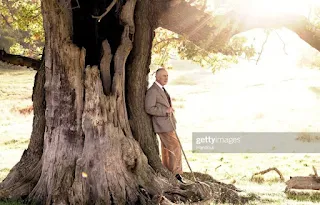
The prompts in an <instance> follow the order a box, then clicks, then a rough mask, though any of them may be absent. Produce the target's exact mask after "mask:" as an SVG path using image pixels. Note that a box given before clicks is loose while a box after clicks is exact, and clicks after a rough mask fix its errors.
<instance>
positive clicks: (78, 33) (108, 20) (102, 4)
mask: <svg viewBox="0 0 320 205" xmlns="http://www.w3.org/2000/svg"><path fill="white" fill-rule="evenodd" d="M111 2H112V0H90V1H88V0H79V5H80V8H75V9H73V42H74V43H75V44H76V45H77V46H79V47H84V48H85V49H86V59H85V64H86V66H87V65H90V66H93V65H98V66H99V64H100V60H101V57H102V55H103V53H102V42H103V41H104V40H105V39H107V40H108V43H109V44H110V47H111V53H112V55H113V56H114V54H115V52H116V49H117V48H118V46H119V45H120V40H121V34H122V32H123V26H122V25H121V24H120V20H119V15H120V9H119V8H121V6H122V3H123V2H122V1H118V3H117V4H116V5H115V6H114V7H113V8H112V9H111V10H110V11H109V12H108V14H107V15H106V16H105V17H103V18H102V20H101V21H100V22H98V19H96V18H92V15H94V16H100V15H101V14H103V13H104V12H105V11H106V8H107V7H108V6H109V5H110V4H111ZM72 4H73V5H72V6H73V7H76V6H77V2H76V0H73V1H72ZM110 70H111V74H113V70H114V68H113V60H112V62H111V65H110ZM111 76H112V75H111Z"/></svg>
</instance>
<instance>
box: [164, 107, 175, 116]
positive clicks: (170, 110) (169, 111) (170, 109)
mask: <svg viewBox="0 0 320 205" xmlns="http://www.w3.org/2000/svg"><path fill="white" fill-rule="evenodd" d="M173 112H174V109H173V108H172V107H169V108H168V109H167V111H166V113H168V114H171V113H173Z"/></svg>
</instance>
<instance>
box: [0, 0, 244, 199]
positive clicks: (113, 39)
mask: <svg viewBox="0 0 320 205" xmlns="http://www.w3.org/2000/svg"><path fill="white" fill-rule="evenodd" d="M79 3H80V8H73V9H71V6H73V7H75V5H73V4H71V1H52V0H43V1H42V13H43V20H44V28H45V37H46V43H45V59H44V66H43V67H42V69H40V70H39V71H38V73H37V76H36V79H35V88H34V96H33V99H34V103H35V117H34V125H33V128H34V130H33V133H32V135H31V141H30V145H29V148H28V150H27V151H26V152H25V153H24V155H23V156H22V158H21V161H20V162H19V163H18V164H17V165H16V166H15V167H14V168H13V169H12V171H11V172H10V174H9V175H8V177H7V178H6V179H5V180H4V181H3V182H2V183H1V187H0V199H1V198H24V199H26V200H28V201H33V202H37V203H39V204H159V203H162V204H164V203H166V202H168V201H167V199H170V201H172V202H177V201H184V202H186V201H191V202H192V201H200V200H214V201H221V202H232V203H240V202H244V201H246V200H247V198H244V197H240V196H239V195H238V194H237V189H236V188H235V187H234V186H232V185H225V184H223V183H220V182H217V181H215V180H211V181H210V182H208V183H207V184H206V185H203V184H200V183H191V184H189V185H179V184H178V183H177V181H176V180H171V179H172V178H173V176H172V174H170V173H169V172H168V171H167V170H166V169H165V168H164V167H162V165H161V161H160V158H159V156H158V155H159V151H158V144H157V140H156V138H155V134H154V133H153V131H152V127H151V122H150V118H149V117H148V115H147V114H146V113H145V112H144V109H143V107H144V94H145V91H146V89H147V74H148V72H149V68H148V67H149V64H150V57H151V45H152V40H153V36H154V33H153V30H154V26H155V22H156V21H157V15H156V14H157V12H155V10H154V8H153V6H154V5H153V4H152V2H150V1H148V0H140V1H136V0H128V1H125V2H124V1H118V2H117V3H116V5H115V6H114V7H113V8H112V9H111V10H110V12H109V13H108V14H107V15H106V16H105V17H104V18H102V19H101V21H100V22H98V21H97V20H96V19H94V18H92V15H100V14H102V13H103V12H104V11H105V8H107V7H108V6H109V5H110V4H111V2H109V1H108V2H107V1H99V2H98V1H93V2H91V1H84V0H79ZM83 47H84V48H85V49H84V48H83ZM44 102H45V103H44ZM157 172H160V174H158V173H157Z"/></svg>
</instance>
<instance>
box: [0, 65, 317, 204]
mask: <svg viewBox="0 0 320 205" xmlns="http://www.w3.org/2000/svg"><path fill="white" fill-rule="evenodd" d="M170 72H171V73H169V75H171V74H172V75H171V76H170V77H172V79H173V80H172V83H171V84H169V85H168V87H169V88H168V90H169V92H170V93H171V94H172V97H174V100H173V103H174V105H175V107H176V115H177V119H178V128H177V133H178V135H179V137H180V140H181V142H182V144H183V147H184V150H185V152H186V155H187V157H188V160H189V163H190V165H191V167H192V169H193V171H194V172H202V173H207V174H210V175H211V176H213V177H214V178H215V179H217V180H220V181H223V182H226V183H233V184H234V185H235V186H236V187H238V188H240V189H242V190H244V191H245V192H247V193H254V194H257V195H258V196H260V197H261V199H260V200H259V201H254V202H252V203H251V204H270V205H276V204H292V205H302V204H303V205H306V204H313V205H314V204H320V197H319V196H317V195H312V196H308V195H305V196H299V197H297V196H290V197H289V196H286V194H285V193H284V189H285V183H284V182H281V181H280V180H279V175H278V174H277V173H276V172H274V171H271V172H269V173H266V174H264V175H259V176H256V177H255V178H253V179H252V175H253V174H254V173H256V172H259V171H262V170H265V169H268V168H271V167H276V168H277V169H279V170H280V172H281V173H282V174H283V176H284V178H285V180H288V179H289V178H290V176H307V175H309V174H313V171H312V166H315V167H316V168H317V169H318V170H320V164H319V156H320V154H311V153H300V154H292V153H279V154H271V153H259V154H252V153H251V154H249V153H240V154H239V153H232V154H230V153H227V154H221V153H195V152H193V151H192V132H195V131H208V132H214V131H216V130H219V131H221V130H224V131H226V130H228V131H243V130H246V129H247V128H252V129H253V128H255V129H256V130H259V131H261V130H264V131H267V130H268V129H270V127H276V126H278V127H276V128H277V131H279V130H280V128H283V131H288V130H293V131H303V130H312V131H314V128H317V127H318V125H319V124H317V123H319V117H318V116H319V115H317V114H318V113H320V112H319V111H320V106H319V105H320V104H319V101H316V100H315V101H314V102H313V104H312V106H314V107H308V108H303V107H302V106H300V107H299V108H297V107H294V108H290V109H295V110H296V111H295V113H293V114H292V113H291V112H289V111H288V110H289V108H287V107H288V105H286V106H287V107H284V108H281V110H280V108H277V109H279V110H273V109H274V108H272V109H270V108H268V107H267V106H265V107H263V106H262V105H261V104H260V107H259V109H258V108H257V109H253V110H250V109H249V108H250V107H254V106H252V105H251V106H250V107H245V105H246V104H245V103H244V104H243V106H244V107H240V108H239V109H238V110H236V109H235V108H234V107H235V106H237V105H239V103H240V102H239V103H238V104H237V105H231V104H230V101H227V100H223V99H224V98H223V97H226V96H232V95H234V93H235V92H236V91H235V90H236V89H235V88H232V87H230V86H229V87H226V88H224V90H223V91H219V90H215V89H213V87H212V86H215V87H219V86H221V84H219V82H217V81H218V80H219V79H218V77H217V79H214V83H216V84H215V85H212V84H211V83H210V82H211V81H210V79H207V78H204V77H203V76H210V73H206V72H205V71H201V72H203V73H202V74H201V76H202V77H201V79H200V80H199V78H200V77H199V73H198V74H197V73H192V72H191V71H190V72H189V73H187V74H186V73H184V72H179V71H178V70H177V71H170ZM34 75H35V71H32V70H29V69H26V68H21V67H13V66H8V65H7V64H3V63H0V79H1V80H0V112H1V115H0V150H1V151H0V181H1V180H3V179H4V178H5V176H6V175H7V174H8V172H9V171H10V169H11V168H12V167H13V166H14V165H15V163H17V162H18V161H19V159H20V157H21V154H22V152H23V150H24V149H26V148H27V146H28V142H29V137H30V133H31V129H32V117H33V111H32V100H31V94H32V87H33V80H34ZM190 75H191V76H193V77H192V78H190ZM319 76H320V75H319ZM308 82H309V81H308ZM221 87H223V86H221ZM235 87H236V88H237V89H238V87H239V86H235ZM248 89H252V88H248ZM254 89H257V88H254ZM279 89H280V88H279ZM315 89H316V90H317V89H318V86H317V85H316V86H315V85H313V88H312V89H311V90H310V89H309V90H310V92H314V90H315ZM255 92H257V93H259V92H261V90H256V91H255ZM301 93H302V91H301ZM301 95H302V96H304V95H305V94H303V93H302V94H301ZM315 99H317V98H315ZM319 99H320V98H319ZM197 100H198V101H197ZM229 100H230V99H229ZM199 102H202V104H201V103H200V104H199ZM223 103H224V104H223ZM242 103H243V102H242ZM260 103H261V102H260ZM266 103H267V102H266ZM222 104H223V106H221V105H222ZM300 105H301V104H300ZM228 106H233V107H232V109H234V110H233V112H232V113H229V110H230V109H231V107H228ZM255 106H256V107H257V106H258V105H255ZM289 107H290V106H289ZM317 107H319V108H317ZM223 108H225V110H222V109H223ZM283 109H284V110H283ZM242 110H247V112H241V111H242ZM301 110H302V111H303V112H308V111H311V112H309V118H308V119H305V118H301V119H299V117H297V116H300V117H301V116H302V111H301ZM280 111H281V112H280ZM282 111H283V112H282ZM290 113H291V115H289V116H287V117H286V118H285V116H284V115H285V114H290ZM296 118H297V120H298V121H294V120H293V119H296ZM317 119H318V121H317ZM281 123H282V124H281ZM298 125H299V126H300V127H297V126H298ZM278 128H279V129H278ZM280 131H281V130H280ZM315 140H317V139H315ZM310 143H312V142H310ZM183 169H184V171H186V172H189V170H188V166H187V164H186V162H185V161H183ZM9 204H10V205H18V204H21V203H20V202H1V201H0V205H9Z"/></svg>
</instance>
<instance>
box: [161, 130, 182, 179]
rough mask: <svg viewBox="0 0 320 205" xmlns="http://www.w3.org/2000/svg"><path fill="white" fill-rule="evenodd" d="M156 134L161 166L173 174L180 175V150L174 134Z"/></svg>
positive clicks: (172, 132) (173, 132)
mask: <svg viewBox="0 0 320 205" xmlns="http://www.w3.org/2000/svg"><path fill="white" fill-rule="evenodd" d="M157 134H158V135H159V138H160V141H161V155H162V164H163V165H164V166H165V167H166V168H167V169H168V170H169V171H171V172H172V173H173V174H182V173H183V172H182V160H181V148H180V144H179V140H178V137H177V135H176V132H175V131H171V132H161V133H157Z"/></svg>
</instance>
